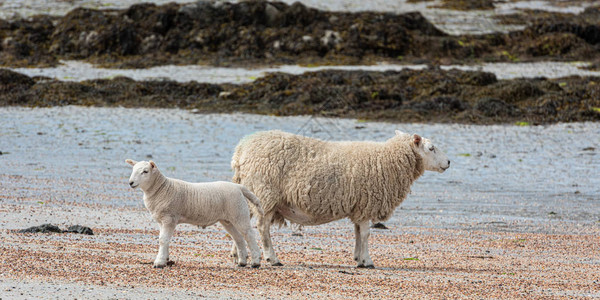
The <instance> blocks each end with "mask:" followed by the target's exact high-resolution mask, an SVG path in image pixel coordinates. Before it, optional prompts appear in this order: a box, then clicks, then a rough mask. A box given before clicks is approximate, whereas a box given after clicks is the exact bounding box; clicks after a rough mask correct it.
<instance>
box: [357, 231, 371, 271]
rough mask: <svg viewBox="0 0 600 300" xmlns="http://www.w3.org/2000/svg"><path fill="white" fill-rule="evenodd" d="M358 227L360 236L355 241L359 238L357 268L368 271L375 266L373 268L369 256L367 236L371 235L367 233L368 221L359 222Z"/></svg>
mask: <svg viewBox="0 0 600 300" xmlns="http://www.w3.org/2000/svg"><path fill="white" fill-rule="evenodd" d="M358 227H359V231H360V234H359V235H358V237H357V240H358V239H359V238H360V241H359V242H360V245H359V258H358V267H359V268H369V269H372V268H375V266H373V261H372V260H371V257H370V256H369V235H370V234H371V233H370V231H369V221H368V220H367V221H364V222H360V223H359V224H358Z"/></svg>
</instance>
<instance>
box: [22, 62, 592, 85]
mask: <svg viewBox="0 0 600 300" xmlns="http://www.w3.org/2000/svg"><path fill="white" fill-rule="evenodd" d="M586 65H587V64H586V63H583V62H536V63H486V64H482V65H476V66H463V65H450V66H441V68H442V69H443V70H450V69H460V70H465V71H485V72H490V73H494V74H496V77H497V78H498V79H515V78H534V77H546V78H560V77H567V76H572V75H578V76H600V71H588V70H583V69H581V68H580V67H584V66H586ZM425 68H427V66H426V65H393V64H377V65H371V66H367V65H362V66H322V67H302V66H298V65H284V66H279V67H271V68H254V69H246V68H224V67H209V66H196V65H187V66H173V65H168V66H160V67H153V68H149V69H105V68H97V67H94V65H92V64H89V63H85V62H81V61H62V62H61V65H59V66H58V67H53V68H14V69H11V70H13V71H16V72H19V73H22V74H25V75H27V76H45V77H50V78H54V79H56V80H61V81H84V80H92V79H104V78H114V77H117V76H125V77H129V78H131V79H134V80H163V79H168V80H174V81H178V82H188V81H197V82H206V83H216V84H220V83H238V84H240V83H248V82H252V81H254V80H256V79H257V78H260V77H263V76H265V75H267V74H268V73H274V72H283V73H289V74H303V73H306V72H317V71H322V70H326V69H329V70H347V71H352V70H364V71H377V72H384V71H400V70H403V69H413V70H422V69H425Z"/></svg>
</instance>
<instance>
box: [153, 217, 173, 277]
mask: <svg viewBox="0 0 600 300" xmlns="http://www.w3.org/2000/svg"><path fill="white" fill-rule="evenodd" d="M175 226H177V224H175V223H173V222H171V221H163V222H162V223H161V224H160V235H159V237H158V244H159V246H158V255H157V256H156V260H154V267H155V268H164V267H166V266H167V263H168V260H169V243H170V241H171V237H172V236H173V231H175Z"/></svg>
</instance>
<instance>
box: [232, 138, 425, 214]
mask: <svg viewBox="0 0 600 300" xmlns="http://www.w3.org/2000/svg"><path fill="white" fill-rule="evenodd" d="M412 142H413V139H412V136H410V135H396V136H394V137H392V138H390V139H389V140H387V141H385V142H357V141H353V142H328V141H322V140H318V139H314V138H309V137H304V136H299V135H295V134H290V133H286V132H282V131H266V132H258V133H255V134H253V135H249V136H247V137H245V138H244V139H243V140H241V141H240V143H239V144H238V146H237V148H236V150H235V153H234V155H233V158H232V168H233V169H234V171H235V175H234V177H233V181H234V182H236V183H241V184H243V185H245V186H246V187H248V188H249V189H250V190H252V191H253V192H254V193H255V194H256V195H257V196H258V197H259V198H260V199H261V202H262V207H263V209H264V211H265V213H266V214H268V213H269V212H274V221H275V222H284V218H285V219H288V220H291V221H292V222H294V223H300V224H304V225H317V224H323V223H327V222H330V221H333V220H337V219H341V218H345V217H348V218H350V219H351V220H352V221H353V222H354V223H359V222H364V221H368V220H372V221H374V222H377V221H385V220H387V219H388V218H390V217H391V215H392V214H393V212H394V210H395V208H396V207H397V206H398V205H400V203H402V201H403V200H404V199H405V198H406V196H407V195H408V194H409V193H410V186H411V184H412V183H413V182H414V181H415V180H416V179H417V178H419V177H420V176H421V175H422V174H423V172H424V166H423V160H422V158H421V156H419V155H418V154H417V153H416V152H415V150H414V149H413V147H411V143H412ZM282 204H284V205H282Z"/></svg>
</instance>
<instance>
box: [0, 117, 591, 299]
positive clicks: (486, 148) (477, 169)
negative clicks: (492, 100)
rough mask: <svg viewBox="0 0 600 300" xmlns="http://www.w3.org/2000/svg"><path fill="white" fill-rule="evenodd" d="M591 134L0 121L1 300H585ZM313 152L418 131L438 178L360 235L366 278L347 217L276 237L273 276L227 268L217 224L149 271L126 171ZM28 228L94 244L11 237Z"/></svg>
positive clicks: (265, 121) (146, 234)
mask: <svg viewBox="0 0 600 300" xmlns="http://www.w3.org/2000/svg"><path fill="white" fill-rule="evenodd" d="M599 126H600V125H598V123H573V124H556V125H548V126H507V125H496V126H475V125H443V124H438V125H426V124H416V123H415V124H406V123H405V124H399V123H396V124H392V123H378V122H362V121H357V120H351V119H323V118H312V119H311V118H310V117H285V118H278V117H269V116H257V115H244V114H227V115H203V114H193V113H190V112H189V111H184V110H171V109H123V108H82V107H56V108H45V109H27V108H1V109H0V128H2V132H1V135H0V151H2V153H3V154H2V155H0V166H2V172H1V173H2V175H0V199H1V201H2V202H1V203H2V205H1V206H0V235H1V236H2V240H3V243H2V245H0V251H1V253H0V254H2V256H3V258H4V259H3V260H2V262H1V263H0V274H1V275H0V288H1V291H2V294H3V295H6V297H7V298H9V299H12V298H13V297H14V298H17V299H18V298H32V297H33V298H67V299H72V298H111V297H114V298H163V297H167V296H169V297H177V298H193V297H199V296H204V297H211V298H212V297H215V298H247V297H254V298H306V297H323V298H334V299H338V298H348V297H359V298H392V297H393V298H403V297H405V298H415V297H417V298H420V297H427V298H489V299H494V298H502V299H505V298H548V297H550V298H564V299H572V298H589V297H591V298H595V297H600V295H599V294H598V292H597V286H598V283H599V282H600V281H599V280H600V278H598V274H597V272H595V271H596V270H597V268H598V265H599V264H600V249H599V248H598V247H597V245H598V242H599V236H600V215H599V214H598V211H600V202H599V201H598V195H600V190H599V187H600V182H599V180H600V179H599V177H598V176H597V175H598V172H597V170H598V167H600V165H599V163H598V160H597V151H598V150H597V149H600V145H599V144H598V141H600V128H599ZM275 128H278V129H282V130H287V131H291V132H301V133H304V134H307V135H311V136H316V137H320V138H325V139H337V140H340V139H342V140H343V139H356V140H365V139H370V140H385V139H387V138H388V137H389V136H390V135H391V134H392V132H393V130H394V129H400V130H404V131H408V132H417V133H421V134H422V135H423V136H426V137H429V138H431V139H432V140H433V141H434V142H435V143H436V144H437V145H438V146H439V147H440V148H442V149H444V150H445V151H446V153H447V154H448V156H449V157H450V159H451V160H452V167H451V168H450V169H449V170H448V171H447V172H445V173H444V174H437V173H429V172H428V173H426V174H425V175H424V176H423V177H422V178H421V179H419V180H418V181H417V183H416V184H415V185H414V186H413V193H412V194H411V195H410V196H409V197H408V198H407V199H406V201H405V202H404V203H403V204H402V205H401V206H400V207H399V208H398V209H397V210H396V213H395V214H394V216H393V217H392V218H391V219H390V220H389V221H387V222H386V225H387V226H388V227H389V228H390V229H389V230H381V229H373V230H372V235H371V239H370V252H371V256H372V258H373V260H374V262H375V265H376V267H377V269H375V270H363V269H356V268H355V267H354V262H353V260H352V249H353V228H352V224H350V222H349V221H347V220H341V221H338V222H333V223H330V224H327V225H323V226H317V227H304V228H303V229H302V231H301V232H302V234H303V235H302V236H296V235H293V233H294V231H292V229H291V228H290V227H285V228H282V229H279V230H275V229H274V230H273V239H274V243H275V247H276V251H277V253H278V255H279V258H280V259H281V260H282V262H283V263H284V264H285V266H283V267H271V266H269V265H268V263H267V262H264V261H263V266H262V267H261V268H260V269H251V268H237V267H235V266H234V265H233V263H232V262H231V261H230V259H229V257H228V253H229V249H230V246H231V241H230V239H229V238H228V237H227V236H226V233H225V231H224V230H223V229H222V228H220V227H219V226H211V227H208V228H206V229H198V228H195V227H193V226H189V225H180V226H179V227H178V230H177V231H176V236H175V238H174V239H173V241H172V247H171V251H172V252H171V257H172V259H173V260H174V261H175V265H174V266H172V267H170V268H166V269H162V270H157V269H153V268H152V267H151V264H150V263H151V262H152V260H153V259H154V256H155V255H156V249H157V246H158V241H157V235H158V230H157V226H156V224H154V223H153V221H152V220H151V217H150V215H149V214H148V213H147V212H146V211H145V210H144V208H143V205H142V202H141V197H142V195H141V192H140V191H139V190H131V189H129V188H128V186H127V178H128V177H129V173H130V169H129V167H128V166H127V165H126V164H125V163H124V162H123V161H124V159H125V158H134V159H148V157H150V156H151V157H152V159H154V160H155V161H156V162H157V164H158V166H159V168H161V169H162V170H163V172H165V173H166V174H167V176H172V177H177V178H181V179H185V180H189V181H209V180H228V179H229V178H230V177H231V170H230V168H229V160H230V156H231V152H232V151H233V147H234V145H235V144H236V143H237V141H238V140H239V138H241V137H242V136H243V135H245V134H248V133H251V132H254V131H256V130H266V129H275ZM43 223H53V224H56V225H59V226H60V227H61V228H64V227H67V226H69V225H74V224H80V225H84V226H89V227H91V228H92V229H93V230H94V232H95V235H93V236H84V235H76V234H21V233H16V232H15V230H16V229H22V228H26V227H29V226H33V225H40V224H43Z"/></svg>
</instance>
